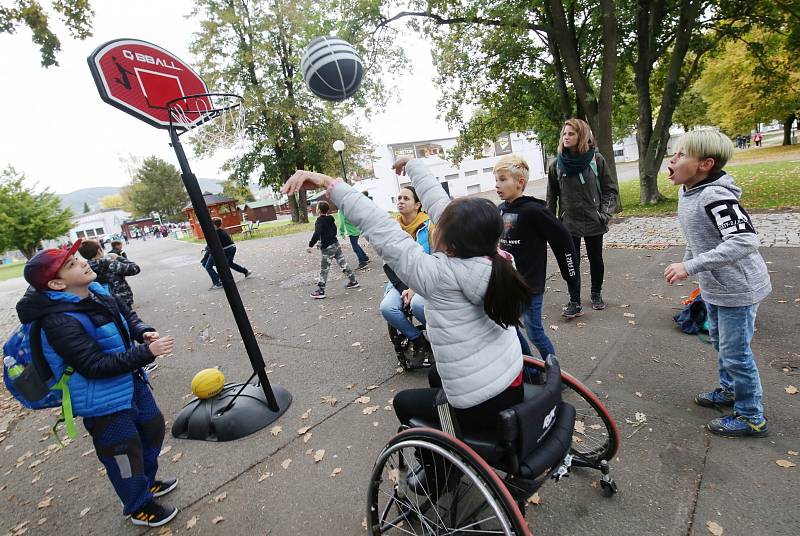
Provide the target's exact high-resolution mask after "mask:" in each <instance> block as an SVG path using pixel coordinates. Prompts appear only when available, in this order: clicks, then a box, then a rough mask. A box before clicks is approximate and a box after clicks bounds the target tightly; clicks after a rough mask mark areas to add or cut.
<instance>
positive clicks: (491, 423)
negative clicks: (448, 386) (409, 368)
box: [393, 367, 525, 432]
mask: <svg viewBox="0 0 800 536" xmlns="http://www.w3.org/2000/svg"><path fill="white" fill-rule="evenodd" d="M428 383H429V384H430V386H431V388H430V389H406V390H404V391H400V392H399V393H397V396H395V397H394V401H393V405H394V412H395V414H397V418H398V419H399V420H400V422H401V423H403V424H405V425H409V424H410V420H411V418H412V417H417V418H420V419H423V420H425V421H428V422H430V423H439V414H438V413H437V411H436V394H437V393H438V392H439V389H440V388H441V385H442V380H441V379H440V378H439V374H438V373H437V372H436V367H431V370H430V372H429V373H428ZM524 396H525V390H524V387H523V386H522V384H520V385H519V386H517V387H508V388H507V389H506V390H505V391H503V392H502V393H500V394H498V395H496V396H494V397H492V398H490V399H489V400H487V401H485V402H482V403H480V404H478V405H477V406H473V407H471V408H467V409H459V408H454V410H455V415H456V418H457V419H458V424H459V426H460V427H461V430H462V431H464V432H486V431H494V430H495V429H496V428H497V415H498V414H499V413H500V412H501V411H503V410H504V409H508V408H510V407H511V406H514V405H516V404H519V403H520V402H522V401H523V399H524Z"/></svg>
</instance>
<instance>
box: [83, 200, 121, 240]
mask: <svg viewBox="0 0 800 536" xmlns="http://www.w3.org/2000/svg"><path fill="white" fill-rule="evenodd" d="M130 217H131V215H130V213H129V212H125V211H124V210H121V209H118V208H107V209H101V210H95V211H93V212H87V213H85V214H80V215H78V216H75V217H74V218H72V229H70V231H69V239H70V240H71V241H73V242H74V241H75V240H77V239H78V238H91V239H93V238H96V237H99V236H100V235H107V234H122V222H124V221H125V220H127V219H129V218H130Z"/></svg>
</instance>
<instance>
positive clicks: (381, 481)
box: [367, 428, 530, 536]
mask: <svg viewBox="0 0 800 536" xmlns="http://www.w3.org/2000/svg"><path fill="white" fill-rule="evenodd" d="M367 532H368V534H370V535H383V534H387V535H393V534H425V535H434V534H437V535H438V534H462V533H464V534H505V535H517V536H521V535H530V531H529V530H528V526H527V524H526V523H525V519H524V517H523V516H522V514H521V513H520V511H519V509H518V507H517V505H516V502H515V500H514V499H513V498H512V497H511V495H510V494H509V492H508V490H507V489H506V487H505V486H504V485H503V483H502V481H501V480H500V479H499V477H498V476H497V474H496V473H495V472H494V470H492V468H491V467H489V466H488V465H487V464H486V462H484V461H483V460H482V459H481V458H480V457H479V456H478V455H477V454H476V453H475V452H474V451H473V450H472V449H470V448H469V447H468V446H467V445H466V444H464V443H463V442H461V441H459V440H458V439H456V438H454V437H452V436H450V435H448V434H446V433H444V432H442V431H440V430H434V429H431V428H412V429H409V430H405V431H403V432H401V433H399V434H398V435H396V436H395V437H394V438H392V439H391V440H390V441H389V443H388V444H387V445H386V447H385V448H384V449H383V451H382V452H381V454H380V455H379V456H378V459H377V461H376V462H375V467H374V469H373V471H372V475H371V477H370V482H369V487H368V491H367Z"/></svg>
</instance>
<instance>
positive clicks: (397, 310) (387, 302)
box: [381, 283, 425, 341]
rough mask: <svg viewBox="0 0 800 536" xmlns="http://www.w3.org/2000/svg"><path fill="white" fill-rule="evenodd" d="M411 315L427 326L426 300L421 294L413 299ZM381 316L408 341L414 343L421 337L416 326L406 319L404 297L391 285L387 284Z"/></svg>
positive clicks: (415, 295)
mask: <svg viewBox="0 0 800 536" xmlns="http://www.w3.org/2000/svg"><path fill="white" fill-rule="evenodd" d="M411 314H412V315H414V318H416V319H417V320H419V321H420V322H422V323H423V324H425V298H423V297H422V296H420V295H419V294H414V297H413V298H411ZM381 315H383V318H385V319H386V321H387V322H388V323H389V325H390V326H392V327H393V328H394V329H396V330H397V331H399V332H400V333H402V334H403V335H404V336H405V337H406V338H408V340H410V341H413V340H414V339H416V338H418V337H419V336H420V335H421V333H420V331H419V330H418V329H417V328H416V327H415V326H414V324H412V323H411V322H410V321H409V320H408V318H406V315H405V313H404V312H403V297H402V296H401V295H400V293H399V292H397V289H396V288H394V286H393V285H392V284H391V283H386V289H385V290H384V291H383V300H382V301H381Z"/></svg>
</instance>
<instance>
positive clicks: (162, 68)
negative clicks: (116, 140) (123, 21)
mask: <svg viewBox="0 0 800 536" xmlns="http://www.w3.org/2000/svg"><path fill="white" fill-rule="evenodd" d="M88 61H89V69H90V70H91V71H92V76H93V77H94V81H95V83H96V84H97V89H98V91H100V97H101V98H102V99H103V100H104V101H106V102H107V103H108V104H110V105H112V106H115V107H117V108H119V109H120V110H122V111H124V112H127V113H129V114H131V115H133V116H134V117H138V118H139V119H141V120H143V121H146V122H147V123H150V124H151V125H153V126H155V127H158V128H169V125H170V121H169V119H170V118H169V112H168V110H167V107H166V104H167V103H168V102H169V101H171V100H173V99H177V98H180V97H185V96H187V95H198V94H202V93H208V88H207V87H206V84H205V82H203V79H202V78H200V75H199V74H197V73H196V72H195V71H194V69H192V68H191V67H190V66H189V65H187V64H186V63H184V62H183V61H181V60H180V59H179V58H178V57H176V56H174V55H173V54H171V53H169V52H167V51H166V50H164V49H163V48H161V47H158V46H156V45H153V44H151V43H147V42H145V41H139V40H137V39H115V40H113V41H109V42H108V43H105V44H103V45H100V46H99V47H97V49H95V51H94V52H92V55H91V56H89V58H88ZM191 102H192V104H193V105H194V106H196V107H197V108H196V109H200V110H201V111H205V110H207V109H209V108H211V103H210V101H209V99H208V98H207V97H203V98H202V99H192V101H191ZM186 115H187V116H188V118H189V120H190V121H195V122H198V123H199V122H202V121H203V120H204V115H203V114H201V113H197V114H192V113H187V114H186Z"/></svg>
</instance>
